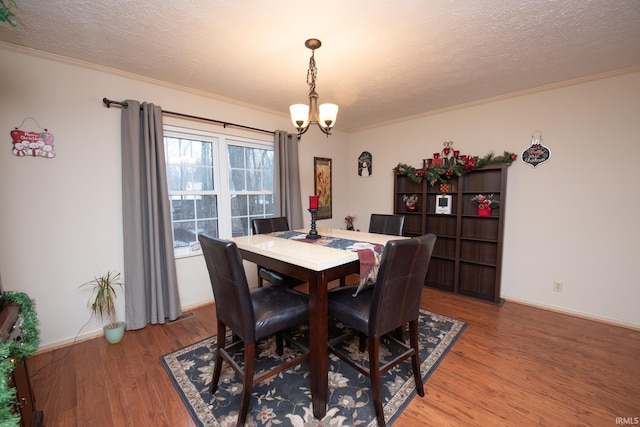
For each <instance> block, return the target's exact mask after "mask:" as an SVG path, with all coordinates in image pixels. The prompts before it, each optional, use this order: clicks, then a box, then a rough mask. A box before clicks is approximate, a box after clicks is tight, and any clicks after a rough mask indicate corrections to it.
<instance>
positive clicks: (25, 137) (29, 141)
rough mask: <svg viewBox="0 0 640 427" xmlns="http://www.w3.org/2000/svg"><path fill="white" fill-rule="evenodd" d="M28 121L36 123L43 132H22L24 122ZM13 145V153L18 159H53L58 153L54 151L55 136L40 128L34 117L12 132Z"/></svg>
mask: <svg viewBox="0 0 640 427" xmlns="http://www.w3.org/2000/svg"><path fill="white" fill-rule="evenodd" d="M28 119H31V120H33V121H34V122H36V125H38V127H39V128H40V130H42V131H43V132H29V131H24V130H21V129H20V128H21V127H22V125H24V122H25V121H26V120H28ZM10 133H11V143H12V145H13V150H12V153H13V155H14V156H18V157H44V158H45V159H52V158H54V157H55V156H56V152H55V150H54V149H53V134H52V133H51V132H49V131H48V130H47V129H43V128H41V127H40V125H39V124H38V122H37V121H36V119H34V118H33V117H27V118H26V119H24V120H23V121H22V123H21V124H20V126H17V127H16V128H15V129H14V130H12V131H11V132H10Z"/></svg>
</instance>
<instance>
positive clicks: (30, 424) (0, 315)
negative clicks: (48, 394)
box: [0, 291, 43, 427]
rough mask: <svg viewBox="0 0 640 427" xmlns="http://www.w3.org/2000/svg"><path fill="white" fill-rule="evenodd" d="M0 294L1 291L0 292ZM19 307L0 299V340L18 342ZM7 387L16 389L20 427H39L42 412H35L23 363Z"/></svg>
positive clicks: (16, 407)
mask: <svg viewBox="0 0 640 427" xmlns="http://www.w3.org/2000/svg"><path fill="white" fill-rule="evenodd" d="M0 294H1V291H0ZM19 319H20V306H19V305H18V304H16V303H13V302H10V301H3V300H2V298H1V297H0V339H2V341H3V342H6V341H8V340H13V341H20V340H21V339H22V331H21V329H20V326H19V325H20V320H19ZM9 387H15V389H16V403H15V411H16V412H19V413H20V427H41V426H42V425H43V424H42V423H43V414H42V411H37V410H36V409H35V408H36V405H35V399H34V398H33V392H32V390H31V382H30V381H29V372H28V371H27V365H26V363H25V362H20V363H17V364H16V365H15V366H14V369H13V372H11V375H10V376H9Z"/></svg>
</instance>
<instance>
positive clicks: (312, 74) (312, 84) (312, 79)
mask: <svg viewBox="0 0 640 427" xmlns="http://www.w3.org/2000/svg"><path fill="white" fill-rule="evenodd" d="M314 55H315V50H312V51H311V58H309V70H307V84H308V85H309V93H311V92H315V91H316V77H317V75H318V69H317V68H316V60H315V57H314Z"/></svg>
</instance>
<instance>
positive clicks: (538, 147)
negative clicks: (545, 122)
mask: <svg viewBox="0 0 640 427" xmlns="http://www.w3.org/2000/svg"><path fill="white" fill-rule="evenodd" d="M550 157H551V150H549V148H547V147H545V146H544V145H542V132H540V131H539V130H537V131H535V132H533V135H531V145H530V146H529V148H527V149H526V150H524V151H523V152H522V161H523V162H525V163H526V164H528V165H530V166H531V167H534V168H535V167H536V166H538V165H541V164H543V163H544V162H546V161H547V160H549V158H550Z"/></svg>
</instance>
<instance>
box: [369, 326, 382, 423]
mask: <svg viewBox="0 0 640 427" xmlns="http://www.w3.org/2000/svg"><path fill="white" fill-rule="evenodd" d="M367 341H368V342H369V379H370V380H371V393H372V394H373V405H374V408H375V410H376V418H377V419H378V426H379V427H385V426H386V423H385V421H384V410H383V409H382V386H381V382H380V360H379V354H378V350H379V349H380V339H379V338H372V337H369V338H368V339H367Z"/></svg>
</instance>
